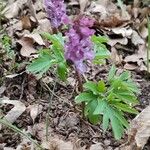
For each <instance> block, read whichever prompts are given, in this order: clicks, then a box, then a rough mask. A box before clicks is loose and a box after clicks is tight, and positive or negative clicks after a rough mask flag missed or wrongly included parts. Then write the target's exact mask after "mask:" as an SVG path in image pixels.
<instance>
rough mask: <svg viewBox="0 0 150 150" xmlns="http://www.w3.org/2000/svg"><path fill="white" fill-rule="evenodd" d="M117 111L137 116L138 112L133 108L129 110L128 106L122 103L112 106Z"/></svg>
mask: <svg viewBox="0 0 150 150" xmlns="http://www.w3.org/2000/svg"><path fill="white" fill-rule="evenodd" d="M114 106H115V107H116V108H117V109H118V110H121V111H124V112H128V113H132V114H138V111H137V110H136V109H134V108H131V107H130V106H129V105H127V104H123V103H115V105H114Z"/></svg>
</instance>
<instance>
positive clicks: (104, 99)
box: [75, 66, 139, 139]
mask: <svg viewBox="0 0 150 150" xmlns="http://www.w3.org/2000/svg"><path fill="white" fill-rule="evenodd" d="M83 87H84V89H85V91H84V92H82V93H81V94H79V95H78V96H77V97H76V99H75V101H76V103H78V104H80V103H82V102H85V110H84V114H85V116H86V117H87V118H88V119H89V121H90V122H91V123H93V124H97V123H100V122H101V121H102V127H103V129H104V131H106V130H107V129H108V127H109V122H110V123H111V126H112V130H113V133H114V136H115V138H116V139H120V138H121V137H122V135H123V132H124V128H128V126H129V125H128V122H127V120H126V119H125V117H124V116H125V114H124V113H132V114H137V113H138V112H137V111H136V110H135V109H134V108H133V106H134V105H135V104H137V103H138V101H137V98H136V96H135V93H137V92H139V90H138V88H137V86H136V84H135V83H134V82H133V81H132V80H131V76H130V73H129V72H127V71H126V72H123V73H122V74H121V75H119V76H118V75H116V68H115V67H114V66H113V67H112V68H111V70H110V72H109V75H108V81H107V82H105V81H103V80H101V81H99V82H97V83H95V82H92V81H88V82H86V83H85V84H84V85H83Z"/></svg>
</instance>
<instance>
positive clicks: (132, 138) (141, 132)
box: [122, 106, 150, 150]
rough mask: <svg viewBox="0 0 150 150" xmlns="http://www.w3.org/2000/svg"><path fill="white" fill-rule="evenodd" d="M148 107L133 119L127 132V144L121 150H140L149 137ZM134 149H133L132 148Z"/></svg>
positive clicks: (149, 116)
mask: <svg viewBox="0 0 150 150" xmlns="http://www.w3.org/2000/svg"><path fill="white" fill-rule="evenodd" d="M149 114H150V106H148V107H147V108H145V109H144V110H143V111H142V112H141V113H140V114H139V115H137V116H136V118H135V119H133V120H132V122H131V127H130V129H129V131H128V135H129V139H128V141H129V142H128V143H127V144H126V145H124V146H122V150H124V149H128V150H133V146H136V149H138V150H142V149H143V147H144V145H145V144H146V143H147V141H148V139H149V137H150V115H149ZM134 148H135V147H134Z"/></svg>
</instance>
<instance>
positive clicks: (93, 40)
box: [92, 35, 108, 44]
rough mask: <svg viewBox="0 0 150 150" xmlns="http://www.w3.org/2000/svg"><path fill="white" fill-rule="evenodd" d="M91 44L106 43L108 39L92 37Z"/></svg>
mask: <svg viewBox="0 0 150 150" xmlns="http://www.w3.org/2000/svg"><path fill="white" fill-rule="evenodd" d="M92 42H94V43H95V44H101V43H107V42H108V38H106V37H105V36H96V35H93V36H92Z"/></svg>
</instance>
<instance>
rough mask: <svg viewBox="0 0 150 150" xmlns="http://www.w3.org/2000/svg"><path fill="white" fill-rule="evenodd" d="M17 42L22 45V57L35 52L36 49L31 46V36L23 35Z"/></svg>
mask: <svg viewBox="0 0 150 150" xmlns="http://www.w3.org/2000/svg"><path fill="white" fill-rule="evenodd" d="M18 43H19V44H20V45H21V46H22V48H21V50H20V54H21V55H22V56H24V57H30V55H31V54H33V53H36V49H35V48H33V44H34V41H33V39H31V38H28V37H23V38H22V39H21V40H19V41H18Z"/></svg>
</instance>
